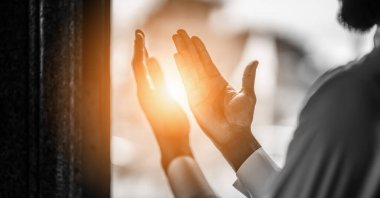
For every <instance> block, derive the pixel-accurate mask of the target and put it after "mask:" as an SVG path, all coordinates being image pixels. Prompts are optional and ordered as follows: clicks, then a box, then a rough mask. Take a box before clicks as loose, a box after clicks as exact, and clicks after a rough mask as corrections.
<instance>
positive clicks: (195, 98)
mask: <svg viewBox="0 0 380 198" xmlns="http://www.w3.org/2000/svg"><path fill="white" fill-rule="evenodd" d="M173 40H174V43H175V46H176V48H177V53H176V54H175V55H174V57H175V60H176V63H177V66H178V70H179V72H180V74H181V77H182V80H183V83H184V85H185V89H186V92H187V96H188V101H189V104H190V108H191V110H192V112H193V114H194V116H195V118H196V120H197V122H198V124H199V125H200V126H201V128H202V129H203V130H204V132H205V133H206V134H207V135H208V137H210V139H211V140H212V141H213V142H214V144H215V145H216V147H217V148H218V149H219V150H220V151H221V152H222V154H223V155H224V157H225V158H226V159H227V161H228V162H229V163H230V164H231V166H232V167H233V168H234V169H235V170H237V169H238V168H239V167H240V165H241V164H242V163H243V162H244V161H245V159H246V158H247V157H248V156H249V155H250V154H251V153H252V152H254V151H255V150H256V149H258V148H260V145H259V144H258V143H257V141H256V139H255V138H254V137H253V135H252V133H251V123H252V119H253V113H254V109H255V104H256V97H255V92H254V81H255V74H256V68H257V65H258V62H257V61H254V62H252V63H250V64H249V65H248V66H247V67H246V69H245V71H244V75H243V80H242V89H241V90H240V91H239V92H237V91H235V90H234V89H233V88H232V87H231V86H230V85H229V84H228V83H227V81H226V80H225V79H224V78H223V77H222V76H221V74H220V73H219V71H218V70H217V68H216V66H215V64H214V63H213V61H212V60H211V57H210V56H209V54H208V52H207V50H206V48H205V46H204V44H203V43H202V41H201V40H200V39H199V38H198V37H196V36H193V37H191V38H190V37H189V36H188V34H187V33H186V32H185V31H184V30H178V31H177V33H176V34H175V35H173Z"/></svg>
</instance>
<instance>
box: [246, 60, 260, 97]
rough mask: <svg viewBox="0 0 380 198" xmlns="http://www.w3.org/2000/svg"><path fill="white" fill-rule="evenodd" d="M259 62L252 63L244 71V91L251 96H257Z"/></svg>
mask: <svg viewBox="0 0 380 198" xmlns="http://www.w3.org/2000/svg"><path fill="white" fill-rule="evenodd" d="M258 64H259V62H258V61H256V60H255V61H252V62H251V63H249V64H248V66H247V67H246V68H245V70H244V75H243V81H242V83H243V85H242V91H243V92H244V93H245V94H246V95H249V96H254V95H255V78H256V69H257V66H258Z"/></svg>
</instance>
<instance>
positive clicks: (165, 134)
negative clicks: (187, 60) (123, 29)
mask: <svg viewBox="0 0 380 198" xmlns="http://www.w3.org/2000/svg"><path fill="white" fill-rule="evenodd" d="M135 37H136V38H135V46H134V48H135V49H134V56H133V61H132V66H133V71H134V74H135V79H136V84H137V95H138V99H139V102H140V105H141V107H142V109H143V111H144V113H145V115H146V117H147V118H148V121H149V123H150V125H151V126H152V129H153V132H154V135H155V136H156V139H157V142H158V145H159V147H160V151H161V162H162V166H163V168H164V170H165V171H166V170H167V167H168V165H169V163H170V162H171V161H172V160H173V159H175V158H177V157H179V156H190V157H192V152H191V149H190V145H189V131H190V125H189V121H188V119H187V116H186V113H185V111H184V110H183V109H182V108H181V106H180V105H179V104H178V103H177V102H176V101H174V99H173V98H171V97H170V96H169V94H168V92H167V89H166V84H165V79H164V76H163V73H162V71H161V68H160V65H159V63H158V61H157V60H156V59H155V58H153V57H150V56H149V54H148V51H147V50H146V48H145V36H144V33H143V32H142V31H141V30H137V31H136V35H135ZM149 79H150V81H149Z"/></svg>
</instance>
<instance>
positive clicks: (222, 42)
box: [111, 0, 374, 198]
mask: <svg viewBox="0 0 380 198" xmlns="http://www.w3.org/2000/svg"><path fill="white" fill-rule="evenodd" d="M338 8H339V4H338V0H138V1H137V0H113V2H112V57H111V61H112V62H111V64H112V142H111V144H112V148H111V150H112V194H113V197H114V198H119V197H120V198H121V197H132V198H139V197H142V198H145V197H149V198H150V197H152V198H153V197H158V198H161V197H173V195H172V193H171V191H170V188H169V186H168V182H167V180H166V178H165V175H164V173H163V171H162V169H161V165H160V156H159V150H158V149H159V148H158V145H157V143H156V141H155V139H154V136H153V133H152V131H151V129H150V126H149V124H148V122H147V120H146V119H145V117H144V115H143V112H142V110H141V108H140V106H139V105H138V102H137V97H136V88H135V82H134V77H133V75H132V71H131V65H130V63H131V58H132V52H133V40H134V30H135V29H136V28H140V29H142V30H143V31H144V32H145V35H146V37H147V41H146V42H147V48H148V50H149V52H150V54H151V55H153V56H155V57H157V58H158V60H159V61H160V63H161V66H162V68H163V70H164V73H165V77H166V80H167V81H168V84H169V86H168V89H169V91H170V94H171V95H172V97H174V98H175V99H176V100H178V101H179V102H180V103H181V104H182V105H183V107H184V108H185V109H186V110H187V112H188V116H189V118H190V120H191V122H192V125H191V126H192V128H191V145H192V148H193V152H194V154H195V158H196V160H197V161H198V162H199V164H200V166H201V169H202V170H203V172H204V174H205V176H206V178H207V180H208V181H209V183H210V184H211V186H212V187H213V189H214V190H215V191H216V192H217V193H218V194H219V195H220V196H221V197H229V198H233V197H244V196H243V195H242V194H240V193H239V192H238V191H237V190H235V189H234V188H233V187H232V184H233V182H234V181H235V179H236V177H235V173H234V172H233V170H232V169H231V168H230V167H229V165H228V164H227V163H226V161H224V159H223V157H222V156H221V154H219V152H218V151H217V150H216V148H215V147H214V146H213V144H212V143H211V142H210V141H209V140H208V139H207V137H206V136H205V135H204V134H203V133H202V131H201V130H200V128H199V127H198V126H197V124H196V123H195V121H194V118H193V117H192V115H191V114H190V113H189V111H188V107H187V105H186V96H185V94H184V90H183V87H182V84H181V81H180V78H179V74H178V72H177V70H176V67H175V62H174V59H173V54H174V52H175V47H174V44H173V43H172V41H171V36H172V35H173V34H174V33H175V31H176V30H177V29H179V28H183V29H186V30H187V31H188V32H189V34H191V35H199V36H200V37H201V38H202V39H203V41H204V42H205V44H206V46H207V47H208V50H209V52H210V54H211V56H212V58H213V60H214V62H215V64H216V65H217V66H218V68H219V69H220V71H221V73H222V75H223V76H224V77H225V78H226V79H227V80H228V81H229V82H230V83H231V84H232V85H233V86H234V87H235V89H238V90H239V89H240V86H241V77H242V74H243V70H244V68H245V66H246V65H247V64H248V63H249V62H250V61H251V60H259V62H260V65H259V67H258V70H257V74H256V76H257V77H256V84H255V88H256V94H257V98H258V101H257V105H256V110H255V115H254V122H253V124H252V129H253V133H254V135H255V136H256V137H257V138H258V139H259V141H260V143H261V144H262V146H263V147H264V149H265V150H266V151H267V152H268V153H269V154H270V155H271V156H272V157H273V159H274V160H275V162H277V164H278V165H280V166H282V165H283V163H284V160H285V157H286V150H287V146H288V143H289V141H290V140H291V137H292V133H293V130H294V128H295V126H296V124H297V114H298V112H299V111H300V110H301V108H302V105H303V100H304V98H305V96H306V95H307V90H308V88H309V87H310V86H311V85H312V83H313V82H314V81H315V80H316V79H317V77H318V76H319V75H321V74H322V73H323V72H325V71H327V70H329V69H331V68H333V67H336V66H339V65H343V64H345V63H347V62H348V61H350V60H352V59H355V58H359V57H361V56H362V55H363V54H365V53H367V52H369V51H370V50H371V48H372V47H373V42H372V37H373V34H374V31H372V32H370V33H369V34H366V35H357V34H354V33H349V32H348V31H346V30H344V29H343V28H342V27H341V26H340V25H339V24H338V22H337V20H336V18H337V17H336V16H337V11H338Z"/></svg>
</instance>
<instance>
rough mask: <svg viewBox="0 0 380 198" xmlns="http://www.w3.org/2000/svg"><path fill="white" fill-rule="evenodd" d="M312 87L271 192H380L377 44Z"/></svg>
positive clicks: (343, 195)
mask: <svg viewBox="0 0 380 198" xmlns="http://www.w3.org/2000/svg"><path fill="white" fill-rule="evenodd" d="M312 90H313V91H312V93H311V97H310V98H309V100H308V101H307V103H306V105H305V107H304V108H303V110H302V112H301V114H300V117H299V123H298V127H297V129H296V131H295V133H294V138H293V140H292V142H291V143H290V146H289V149H288V154H287V159H286V163H285V166H284V168H283V170H282V171H281V172H280V173H279V175H278V177H277V179H276V181H275V184H274V189H273V190H274V191H272V192H274V193H273V194H272V196H273V197H287V198H297V197H302V198H310V197H319V198H326V197H337V198H338V197H339V198H348V197H360V198H369V197H380V116H379V115H380V49H379V48H377V49H376V48H375V49H374V50H373V51H372V52H371V53H370V54H368V55H367V56H366V57H364V58H362V59H361V60H359V61H356V62H353V63H350V64H348V65H346V66H343V67H339V68H337V69H334V70H332V71H330V72H328V73H326V74H325V75H323V76H322V77H321V78H320V79H319V80H318V81H317V82H316V83H315V85H314V89H312Z"/></svg>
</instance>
